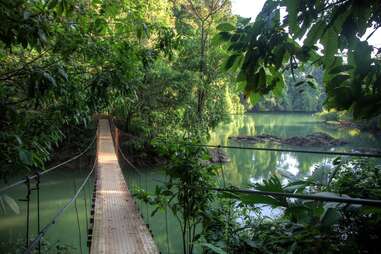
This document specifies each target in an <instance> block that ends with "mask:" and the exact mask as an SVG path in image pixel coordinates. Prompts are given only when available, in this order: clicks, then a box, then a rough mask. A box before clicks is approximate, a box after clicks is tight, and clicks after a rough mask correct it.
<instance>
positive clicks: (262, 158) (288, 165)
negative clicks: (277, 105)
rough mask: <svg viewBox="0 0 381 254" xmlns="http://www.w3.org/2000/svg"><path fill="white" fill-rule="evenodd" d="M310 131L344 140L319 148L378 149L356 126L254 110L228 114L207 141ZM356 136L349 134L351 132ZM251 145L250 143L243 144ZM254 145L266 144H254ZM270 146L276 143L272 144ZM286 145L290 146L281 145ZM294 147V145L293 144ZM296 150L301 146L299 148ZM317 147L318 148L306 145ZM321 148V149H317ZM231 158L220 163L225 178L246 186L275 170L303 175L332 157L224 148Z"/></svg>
mask: <svg viewBox="0 0 381 254" xmlns="http://www.w3.org/2000/svg"><path fill="white" fill-rule="evenodd" d="M314 132H323V133H327V134H329V135H331V136H332V137H334V138H337V139H342V140H344V141H346V142H348V144H347V145H345V146H341V147H332V148H327V147H325V148H323V150H325V151H327V150H331V151H349V152H350V151H353V150H354V149H364V148H365V149H369V148H377V149H380V148H381V144H380V142H379V140H377V138H376V137H375V136H373V135H372V134H370V133H363V132H359V130H358V129H342V128H340V129H338V128H333V127H330V126H327V125H325V124H324V123H322V122H320V121H319V120H318V119H317V118H316V117H314V116H313V115H312V114H299V113H298V114H290V113H287V114H284V113H282V114H281V113H279V114H278V113H256V114H246V115H242V116H241V115H232V116H230V117H229V118H228V119H226V121H225V122H223V123H221V124H220V125H219V126H218V127H217V129H216V130H215V131H214V132H213V133H211V139H210V144H213V145H219V144H220V145H236V146H237V145H238V146H244V145H245V144H242V143H241V144H240V143H237V142H234V141H232V140H230V139H229V136H238V135H248V136H252V135H260V134H271V135H275V136H278V137H281V138H288V137H292V136H305V135H308V134H311V133H314ZM354 133H355V134H356V135H353V134H354ZM247 146H252V145H247ZM255 147H269V145H266V144H256V145H255ZM271 147H272V148H276V147H279V146H275V145H272V146H271ZM285 148H290V147H285ZM294 148H295V147H294ZM299 149H301V148H300V147H299ZM302 149H311V150H318V149H319V148H306V147H302ZM320 149H322V148H320ZM225 152H226V153H227V154H228V155H229V157H230V159H231V161H230V162H229V163H227V164H225V166H224V171H225V175H226V179H228V181H229V183H230V184H232V185H235V186H247V185H248V184H250V183H251V184H252V183H253V182H258V181H261V180H263V179H266V178H268V177H269V176H270V175H271V174H272V173H274V172H276V171H280V172H282V171H287V172H289V173H291V174H293V175H295V176H297V177H303V176H306V175H308V174H310V172H311V171H312V170H313V168H314V167H315V166H316V165H317V164H319V163H330V161H331V160H332V159H333V158H334V156H329V155H320V154H303V153H291V152H268V151H252V150H238V149H225Z"/></svg>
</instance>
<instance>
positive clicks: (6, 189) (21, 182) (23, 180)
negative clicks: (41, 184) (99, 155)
mask: <svg viewBox="0 0 381 254" xmlns="http://www.w3.org/2000/svg"><path fill="white" fill-rule="evenodd" d="M96 139H97V136H96V135H95V136H94V137H93V139H92V141H91V142H90V144H89V145H88V146H87V147H86V148H85V149H84V150H83V151H82V152H80V153H78V154H77V155H75V156H73V157H71V158H70V159H68V160H66V161H63V162H61V163H59V164H57V165H55V166H53V167H50V168H48V169H46V170H43V171H41V172H40V173H39V177H41V176H43V175H45V174H47V173H50V172H52V171H54V170H55V169H57V168H60V167H62V166H63V165H66V164H68V163H69V162H72V161H74V160H76V159H78V158H80V157H82V156H83V155H84V154H85V153H86V152H88V151H89V150H90V148H91V147H92V146H93V144H94V142H95V140H96ZM36 178H37V174H34V175H31V176H28V179H29V181H30V180H33V179H36ZM27 181H28V180H27V179H26V178H25V179H21V180H19V181H17V182H15V183H12V184H10V185H7V186H5V187H3V188H1V189H0V194H1V193H3V192H6V191H8V190H9V189H12V188H14V187H16V186H18V185H20V184H23V183H26V182H27Z"/></svg>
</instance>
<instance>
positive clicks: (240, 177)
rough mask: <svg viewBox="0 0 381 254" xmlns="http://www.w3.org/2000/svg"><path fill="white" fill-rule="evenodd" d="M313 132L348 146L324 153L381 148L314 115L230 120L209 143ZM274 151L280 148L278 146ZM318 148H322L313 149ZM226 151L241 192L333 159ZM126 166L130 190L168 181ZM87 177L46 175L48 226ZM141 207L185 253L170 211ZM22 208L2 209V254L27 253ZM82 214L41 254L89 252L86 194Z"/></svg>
mask: <svg viewBox="0 0 381 254" xmlns="http://www.w3.org/2000/svg"><path fill="white" fill-rule="evenodd" d="M313 132H324V133H327V134H329V135H331V136H333V137H335V138H339V139H342V140H345V141H346V142H348V144H347V145H345V146H341V147H336V148H329V149H328V148H324V149H323V150H324V151H327V150H332V151H347V152H352V151H356V150H358V149H381V142H380V140H379V139H378V138H377V137H375V136H374V135H372V134H369V133H362V132H359V130H356V129H338V128H334V127H329V126H327V125H326V124H324V123H322V122H320V121H319V120H318V119H317V118H315V117H314V116H313V115H312V114H291V113H290V114H284V113H282V114H280V113H279V114H278V113H257V114H246V115H233V116H230V117H229V118H228V119H226V121H225V122H223V123H221V124H220V125H219V126H218V127H217V128H216V130H215V131H214V132H213V133H211V139H210V144H214V145H234V146H242V145H243V144H239V143H235V142H233V141H231V140H229V139H228V137H229V136H237V135H258V134H271V135H276V136H278V137H282V138H286V137H291V136H304V135H307V134H310V133H313ZM255 147H269V145H265V144H257V145H255ZM270 147H274V148H276V146H270ZM285 148H298V147H285ZM298 149H300V147H299V148H298ZM316 149H318V148H314V149H313V150H316ZM224 151H225V153H226V154H227V155H228V156H229V157H230V159H231V161H230V162H229V163H227V164H225V165H224V174H225V179H226V180H227V181H228V183H229V184H232V185H235V186H242V187H245V186H247V185H248V184H249V183H253V182H257V181H261V180H262V179H266V178H267V177H269V176H270V174H272V173H274V172H276V171H278V172H280V171H288V172H289V173H291V174H294V175H296V176H300V177H302V176H306V175H308V174H309V173H310V172H311V170H312V169H313V167H314V166H315V165H316V164H318V163H330V161H331V160H332V158H333V157H332V156H327V155H319V154H301V153H291V152H266V151H252V150H238V149H225V150H224ZM122 167H123V168H125V169H124V173H125V176H126V179H127V181H128V183H129V186H130V188H133V187H134V186H136V185H140V186H142V187H145V188H147V189H148V190H150V191H154V188H155V185H156V184H158V183H159V182H158V181H161V180H163V179H164V176H163V174H162V173H161V172H160V171H158V170H150V169H142V171H141V172H142V174H143V177H139V176H138V174H137V173H136V172H134V171H132V170H131V169H127V167H126V165H123V163H122ZM86 173H87V172H84V170H82V171H81V173H80V174H78V169H73V168H71V169H68V168H66V169H62V170H58V171H56V172H54V173H52V174H50V175H47V176H44V180H43V181H42V186H41V218H42V219H41V224H42V225H44V224H45V223H47V222H49V221H50V220H51V218H52V216H53V215H54V214H55V213H56V212H57V210H58V209H59V208H61V207H62V206H63V205H64V204H65V203H66V202H67V201H68V200H69V199H70V198H71V196H73V195H74V189H73V185H74V181H73V180H75V182H76V184H78V185H79V184H80V182H81V181H82V180H83V179H84V177H85V174H86ZM91 188H92V187H91ZM25 189H26V188H25V186H20V187H17V188H15V189H13V190H11V191H9V192H8V193H6V194H7V195H8V196H9V197H11V198H13V199H14V200H16V201H17V200H18V199H21V198H24V197H25ZM87 197H88V199H89V198H90V186H89V188H87ZM35 198H36V197H35V194H33V195H32V202H31V219H30V221H31V233H30V235H31V238H32V237H33V236H35V233H36V231H37V229H36V217H37V214H36V207H35V202H34V201H35ZM137 203H138V205H139V207H140V211H141V213H142V215H143V217H144V220H145V222H146V223H148V224H149V225H150V228H151V229H152V232H153V234H154V238H155V241H156V243H157V244H158V246H159V248H160V250H161V252H162V253H181V251H182V245H181V236H180V231H179V226H178V223H177V221H176V220H175V219H174V218H173V216H171V214H170V212H168V213H167V214H166V213H165V211H160V212H159V213H157V214H156V215H155V216H154V217H151V216H150V213H151V212H152V210H153V208H152V207H148V206H146V205H144V204H141V202H137ZM17 204H18V205H19V208H20V213H19V214H15V213H14V212H12V211H11V210H10V209H9V208H7V207H6V210H5V213H4V211H1V210H0V211H1V213H2V214H1V216H0V253H22V248H23V246H24V245H25V226H26V204H25V202H21V201H17ZM0 205H1V203H0ZM87 207H88V208H89V204H87ZM77 210H78V220H79V222H80V223H79V227H78V223H77V213H76V209H75V207H74V206H71V207H70V208H69V209H68V210H67V211H66V212H65V214H64V215H63V217H61V218H60V220H59V221H58V222H57V223H56V224H55V225H53V227H52V228H51V229H50V230H49V232H48V234H47V235H46V237H45V240H44V242H45V243H46V244H44V246H43V248H44V251H43V252H42V253H81V251H80V245H82V253H87V252H88V249H87V246H86V240H87V234H86V217H87V216H88V215H86V214H85V212H84V211H85V199H84V196H83V195H81V197H80V198H79V199H78V201H77ZM79 232H80V234H79ZM167 232H168V234H167ZM45 245H46V246H45Z"/></svg>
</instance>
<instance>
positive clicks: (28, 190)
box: [21, 176, 32, 249]
mask: <svg viewBox="0 0 381 254" xmlns="http://www.w3.org/2000/svg"><path fill="white" fill-rule="evenodd" d="M25 184H26V188H27V193H26V198H25V199H22V200H21V201H25V202H26V232H25V238H26V239H25V248H26V249H28V248H29V221H30V219H29V217H30V195H31V191H32V190H31V186H30V177H29V176H27V177H26V181H25Z"/></svg>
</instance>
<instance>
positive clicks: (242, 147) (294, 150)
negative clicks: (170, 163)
mask: <svg viewBox="0 0 381 254" xmlns="http://www.w3.org/2000/svg"><path fill="white" fill-rule="evenodd" d="M178 145H187V146H196V147H209V148H227V149H241V150H256V151H268V152H291V153H311V154H326V155H336V156H353V157H368V158H381V154H370V153H349V152H328V151H316V150H301V149H286V148H265V147H245V146H225V145H205V144H191V143H181V144H178Z"/></svg>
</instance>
